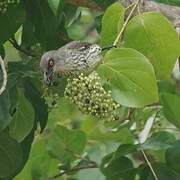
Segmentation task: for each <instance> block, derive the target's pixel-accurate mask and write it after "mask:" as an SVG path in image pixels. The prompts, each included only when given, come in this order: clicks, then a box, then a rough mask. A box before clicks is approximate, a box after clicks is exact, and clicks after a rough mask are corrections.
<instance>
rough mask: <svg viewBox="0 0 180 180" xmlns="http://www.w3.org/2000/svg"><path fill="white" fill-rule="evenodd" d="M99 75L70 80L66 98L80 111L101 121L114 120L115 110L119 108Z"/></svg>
mask: <svg viewBox="0 0 180 180" xmlns="http://www.w3.org/2000/svg"><path fill="white" fill-rule="evenodd" d="M99 80H100V78H99V76H98V74H97V73H95V72H94V73H92V74H90V75H89V76H86V75H84V74H81V75H80V76H79V77H74V78H72V79H68V84H67V86H66V89H65V96H66V97H67V98H69V99H70V101H71V102H73V103H75V104H76V105H77V107H78V109H79V110H80V111H81V112H83V113H85V114H90V115H92V116H94V117H96V118H99V119H107V120H114V119H115V115H114V110H116V109H117V108H118V107H119V104H117V103H115V102H114V100H113V99H112V97H111V92H106V91H105V90H104V89H103V87H102V85H101V83H100V82H99Z"/></svg>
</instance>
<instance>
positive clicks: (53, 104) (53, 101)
mask: <svg viewBox="0 0 180 180" xmlns="http://www.w3.org/2000/svg"><path fill="white" fill-rule="evenodd" d="M43 98H44V99H45V101H46V104H47V105H48V109H49V111H51V110H52V109H54V108H57V107H58V102H59V95H58V94H57V93H54V92H53V91H51V90H49V89H45V91H44V94H43Z"/></svg>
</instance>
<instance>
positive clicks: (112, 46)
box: [102, 45, 117, 51]
mask: <svg viewBox="0 0 180 180" xmlns="http://www.w3.org/2000/svg"><path fill="white" fill-rule="evenodd" d="M112 48H117V46H115V45H111V46H107V47H104V48H102V51H105V50H110V49H112Z"/></svg>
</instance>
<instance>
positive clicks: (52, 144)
mask: <svg viewBox="0 0 180 180" xmlns="http://www.w3.org/2000/svg"><path fill="white" fill-rule="evenodd" d="M85 145H86V136H85V134H84V133H83V132H82V131H79V130H68V129H66V128H65V127H63V126H60V125H57V127H56V128H55V130H54V132H53V133H52V135H51V136H50V137H49V138H48V141H47V149H48V151H49V153H50V155H51V156H52V157H54V158H57V159H59V160H60V161H62V162H69V161H71V160H73V159H74V158H75V157H76V156H77V155H80V154H81V153H82V152H83V150H84V148H85Z"/></svg>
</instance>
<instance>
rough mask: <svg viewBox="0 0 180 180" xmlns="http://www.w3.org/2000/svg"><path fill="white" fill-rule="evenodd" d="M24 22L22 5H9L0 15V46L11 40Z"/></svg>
mask: <svg viewBox="0 0 180 180" xmlns="http://www.w3.org/2000/svg"><path fill="white" fill-rule="evenodd" d="M24 20H25V11H24V8H23V5H22V4H21V3H20V4H18V5H9V7H8V9H7V12H6V13H0V27H1V28H0V44H3V43H4V42H5V41H7V40H8V39H9V38H11V37H12V36H13V35H14V34H15V32H16V31H17V30H18V29H19V27H20V26H21V25H22V23H23V22H24Z"/></svg>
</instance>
